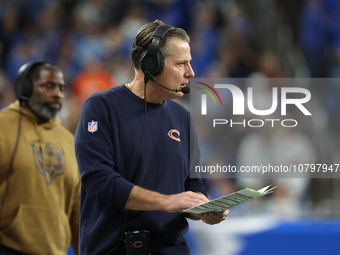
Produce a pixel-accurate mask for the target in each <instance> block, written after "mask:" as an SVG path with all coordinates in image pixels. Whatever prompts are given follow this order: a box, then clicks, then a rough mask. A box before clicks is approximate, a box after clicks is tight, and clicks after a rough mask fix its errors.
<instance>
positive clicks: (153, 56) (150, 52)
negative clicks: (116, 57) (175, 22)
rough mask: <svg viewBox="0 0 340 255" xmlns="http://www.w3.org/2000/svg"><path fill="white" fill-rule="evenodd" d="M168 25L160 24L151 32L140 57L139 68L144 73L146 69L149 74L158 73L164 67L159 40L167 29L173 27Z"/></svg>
mask: <svg viewBox="0 0 340 255" xmlns="http://www.w3.org/2000/svg"><path fill="white" fill-rule="evenodd" d="M173 28H174V27H173V26H170V25H160V26H158V27H157V28H156V30H155V32H154V33H153V38H152V42H151V43H150V44H149V47H148V49H147V51H146V52H144V53H143V55H142V57H141V69H142V72H143V73H145V72H146V71H148V72H149V73H150V74H151V75H153V76H156V75H158V74H160V73H161V72H162V70H163V67H164V58H163V55H162V53H161V52H160V50H159V42H160V40H161V39H162V38H163V37H164V36H165V35H166V33H167V32H169V30H171V29H173Z"/></svg>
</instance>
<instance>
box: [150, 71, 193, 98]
mask: <svg viewBox="0 0 340 255" xmlns="http://www.w3.org/2000/svg"><path fill="white" fill-rule="evenodd" d="M144 74H145V78H147V79H148V80H151V81H153V82H155V83H157V84H158V85H159V86H161V87H163V88H165V89H167V90H170V91H174V92H182V93H183V94H188V93H189V92H190V88H189V87H184V88H182V89H170V88H168V87H165V86H164V85H162V84H160V83H159V82H158V81H156V79H155V77H153V75H152V74H151V73H150V72H149V71H145V72H144ZM146 83H147V81H146Z"/></svg>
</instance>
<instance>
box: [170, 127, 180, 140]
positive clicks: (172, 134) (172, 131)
mask: <svg viewBox="0 0 340 255" xmlns="http://www.w3.org/2000/svg"><path fill="white" fill-rule="evenodd" d="M174 134H176V135H174ZM168 136H169V137H170V138H171V139H174V140H175V141H177V142H180V141H181V138H179V136H180V133H179V131H178V130H176V129H171V130H170V131H169V132H168Z"/></svg>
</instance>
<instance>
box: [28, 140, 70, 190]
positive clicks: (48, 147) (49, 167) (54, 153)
mask: <svg viewBox="0 0 340 255" xmlns="http://www.w3.org/2000/svg"><path fill="white" fill-rule="evenodd" d="M31 147H32V153H33V157H34V163H35V167H36V168H37V169H38V171H39V173H40V174H41V175H42V176H43V177H44V179H45V183H46V184H47V185H51V184H52V182H53V180H54V179H55V178H56V177H58V176H60V175H62V174H63V173H64V172H65V168H64V161H65V158H64V152H63V151H62V150H61V149H59V148H58V146H56V145H55V144H53V143H44V142H39V141H33V142H31Z"/></svg>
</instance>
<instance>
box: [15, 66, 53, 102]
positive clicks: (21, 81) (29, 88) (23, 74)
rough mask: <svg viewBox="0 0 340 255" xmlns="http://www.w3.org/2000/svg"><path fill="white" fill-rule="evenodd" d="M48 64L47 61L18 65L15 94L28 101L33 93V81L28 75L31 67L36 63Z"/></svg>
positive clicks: (21, 99) (18, 97) (20, 99)
mask: <svg viewBox="0 0 340 255" xmlns="http://www.w3.org/2000/svg"><path fill="white" fill-rule="evenodd" d="M43 64H48V62H43V61H39V62H28V63H26V64H24V65H23V66H21V67H20V69H19V71H18V74H17V77H16V79H15V83H14V91H15V96H16V98H17V99H19V101H20V103H21V102H22V101H29V99H30V98H31V96H32V93H33V83H32V80H31V78H30V77H29V76H28V74H29V72H30V71H31V70H32V68H33V67H35V66H37V65H43Z"/></svg>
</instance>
